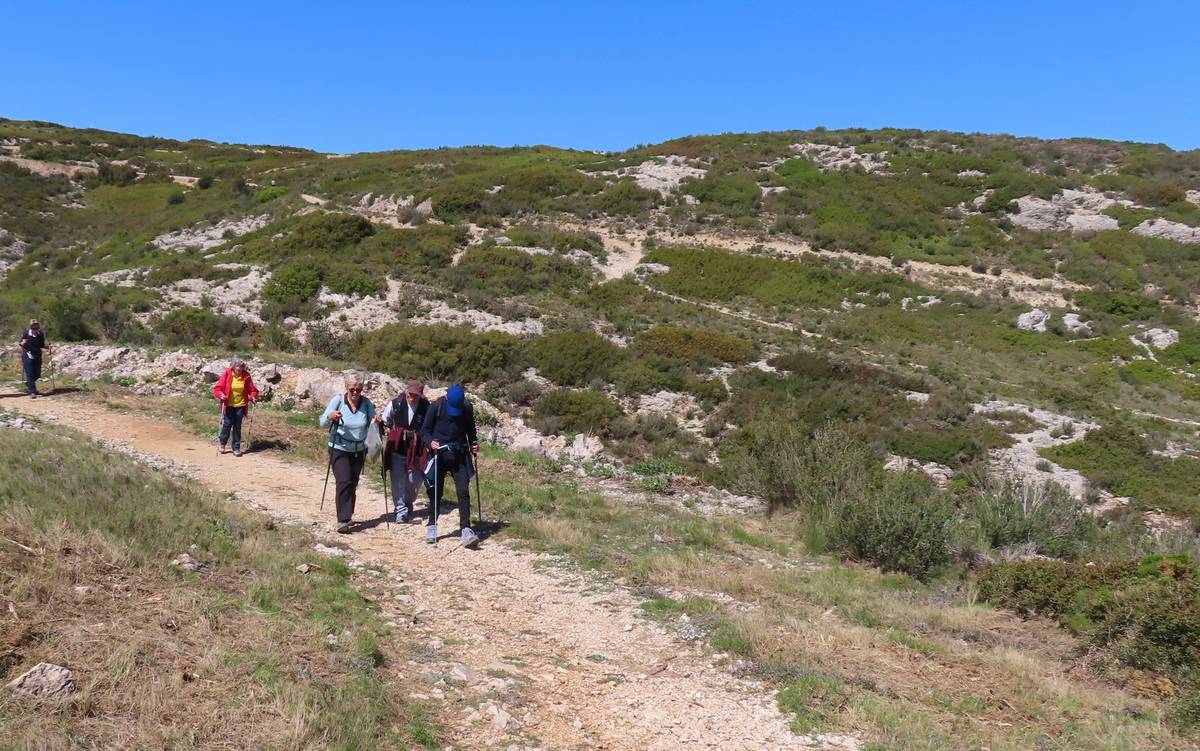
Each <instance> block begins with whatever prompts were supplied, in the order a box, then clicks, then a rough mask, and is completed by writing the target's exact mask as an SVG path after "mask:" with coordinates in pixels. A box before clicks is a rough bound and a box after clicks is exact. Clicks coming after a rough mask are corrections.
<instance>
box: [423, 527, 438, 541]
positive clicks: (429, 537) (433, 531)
mask: <svg viewBox="0 0 1200 751" xmlns="http://www.w3.org/2000/svg"><path fill="white" fill-rule="evenodd" d="M425 542H427V543H429V544H430V545H433V544H434V543H436V542H437V525H436V524H430V525H429V526H428V527H426V528H425Z"/></svg>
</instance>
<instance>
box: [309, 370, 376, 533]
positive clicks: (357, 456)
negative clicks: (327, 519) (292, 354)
mask: <svg viewBox="0 0 1200 751" xmlns="http://www.w3.org/2000/svg"><path fill="white" fill-rule="evenodd" d="M362 390H363V379H362V376H359V375H357V374H351V375H348V376H346V393H344V394H340V395H338V396H335V397H333V398H332V399H330V400H329V404H327V405H325V411H324V412H323V413H321V427H322V428H325V429H326V430H329V464H330V466H331V467H332V469H333V476H334V478H335V479H336V481H337V492H336V499H337V504H336V505H337V520H338V527H337V531H338V532H340V533H342V534H347V533H349V532H350V520H351V518H353V516H354V496H355V493H356V491H357V490H358V478H359V476H360V475H361V474H362V470H363V464H365V463H366V460H367V431H369V430H376V429H377V428H376V427H375V425H376V424H378V423H379V417H378V416H377V415H376V414H375V405H374V404H372V403H371V400H370V399H368V398H366V397H365V396H363V395H362Z"/></svg>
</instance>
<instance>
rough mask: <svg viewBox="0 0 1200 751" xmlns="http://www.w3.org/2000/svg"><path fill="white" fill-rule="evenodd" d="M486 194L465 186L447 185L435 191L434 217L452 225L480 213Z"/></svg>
mask: <svg viewBox="0 0 1200 751" xmlns="http://www.w3.org/2000/svg"><path fill="white" fill-rule="evenodd" d="M484 196H485V193H484V192H483V191H482V190H479V189H478V188H472V187H468V186H464V185H447V186H445V187H442V188H439V189H438V190H436V191H434V194H433V196H432V197H431V198H432V203H433V215H434V216H436V217H437V218H438V219H441V220H442V221H443V222H449V223H451V224H453V223H455V222H459V221H462V220H463V219H465V218H466V217H469V216H471V215H473V214H476V213H478V212H479V210H480V209H482V208H483V198H484Z"/></svg>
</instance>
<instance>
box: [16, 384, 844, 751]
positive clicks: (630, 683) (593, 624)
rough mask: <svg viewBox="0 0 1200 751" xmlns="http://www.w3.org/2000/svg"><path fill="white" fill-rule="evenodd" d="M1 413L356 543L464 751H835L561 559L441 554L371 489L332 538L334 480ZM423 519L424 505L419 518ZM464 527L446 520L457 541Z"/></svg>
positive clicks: (105, 417) (179, 436)
mask: <svg viewBox="0 0 1200 751" xmlns="http://www.w3.org/2000/svg"><path fill="white" fill-rule="evenodd" d="M0 406H2V407H3V408H5V409H7V410H10V411H16V412H21V413H25V414H29V415H34V416H37V417H40V418H42V419H45V420H47V421H64V422H69V423H70V424H72V425H74V426H76V427H78V428H79V429H81V430H82V431H84V432H85V433H87V434H89V435H91V436H94V437H95V438H97V439H99V440H104V441H106V442H109V443H110V444H112V443H116V444H119V445H120V446H121V447H123V449H124V450H126V451H128V452H130V453H134V454H138V455H142V456H143V457H145V456H149V457H152V458H157V459H158V460H160V461H162V460H165V461H166V462H167V463H169V464H170V465H172V466H173V467H174V468H176V469H178V470H180V471H182V472H184V473H185V474H186V475H187V476H189V477H191V478H193V479H195V480H196V481H198V482H201V483H203V484H204V485H205V486H207V487H209V488H211V489H213V490H216V491H221V492H230V493H236V494H237V497H238V498H239V499H240V500H241V501H242V502H245V503H248V504H251V505H254V506H258V507H262V508H263V509H264V510H266V511H268V512H270V513H272V514H274V515H276V516H279V517H282V518H284V519H287V520H289V521H294V522H296V523H299V524H301V525H304V526H311V527H312V529H313V531H314V533H315V534H316V535H317V536H318V538H321V539H323V540H324V541H325V542H328V543H333V542H334V541H335V540H334V538H336V542H337V543H340V544H348V545H349V546H350V551H349V554H348V558H358V559H361V560H362V561H364V562H366V563H367V564H372V565H378V566H380V567H381V568H382V569H383V570H384V571H385V572H386V576H381V577H376V578H377V580H378V581H379V584H380V586H381V587H383V588H384V594H383V595H381V596H380V602H381V604H382V607H383V609H384V614H385V616H386V617H387V618H388V619H389V620H390V622H391V623H393V624H394V626H395V628H397V629H399V630H401V631H403V632H404V633H402V639H404V640H406V641H409V640H412V641H418V640H419V642H420V644H422V645H428V647H429V651H427V652H426V654H424V655H423V656H421V657H419V658H418V661H417V662H412V663H411V664H412V665H413V666H414V668H416V669H424V670H427V671H435V673H434V678H436V676H437V673H436V671H439V670H440V671H442V673H441V674H442V675H447V676H451V677H454V678H456V680H452V681H448V682H446V683H440V682H438V681H436V680H431V684H433V685H425V684H421V685H414V686H413V688H412V691H413V693H414V694H416V695H417V696H418V698H434V699H444V704H442V705H441V706H442V707H443V710H442V711H439V712H438V716H437V720H438V721H439V722H441V723H442V724H443V725H445V726H446V727H447V729H448V731H449V733H450V735H451V736H452V737H453V738H455V739H464V740H465V739H469V743H466V744H461V745H471V746H474V747H495V746H498V745H506V746H507V747H509V748H528V749H534V748H539V749H540V748H547V749H548V748H596V749H631V750H633V749H680V748H717V749H791V748H796V749H800V748H803V749H814V748H816V749H820V748H823V747H826V746H825V745H824V744H822V743H820V742H814V741H813V739H808V738H805V737H802V736H795V735H793V734H792V733H791V732H790V731H789V730H788V726H787V720H786V719H785V718H784V717H783V716H782V715H780V713H779V712H778V710H777V709H776V707H775V706H774V701H773V697H772V696H771V695H770V693H769V692H768V691H767V690H766V689H764V688H763V687H762V686H761V685H760V684H757V683H753V682H749V681H743V680H740V679H737V678H734V677H733V676H731V675H729V674H728V673H727V672H725V671H723V670H721V669H719V668H717V667H715V666H714V665H713V664H712V660H711V658H709V657H707V656H706V655H705V654H704V653H703V651H702V649H701V648H700V647H699V646H698V644H696V643H687V642H683V641H680V640H677V639H675V638H674V637H673V636H671V635H670V634H668V633H667V632H666V631H664V630H663V629H662V628H660V627H659V626H657V625H655V624H653V623H651V622H648V621H645V620H643V619H641V618H640V617H639V612H640V611H639V609H638V604H637V601H636V600H635V599H634V598H633V597H632V596H631V595H630V594H629V593H628V592H626V591H624V590H622V589H620V588H618V587H614V586H611V585H608V584H605V583H602V582H598V581H591V580H587V579H585V578H583V577H581V576H579V575H576V574H572V573H568V572H566V571H564V570H562V568H561V567H554V566H547V565H546V564H547V563H548V562H550V561H549V560H548V558H547V557H546V556H538V555H532V554H528V553H522V552H519V551H516V550H514V549H512V548H510V547H508V546H506V545H504V544H502V543H499V542H496V541H487V542H485V543H484V544H483V545H482V546H481V548H480V549H479V550H477V551H468V550H465V549H462V548H459V547H458V545H457V541H456V540H453V539H449V538H447V539H443V541H442V542H441V543H440V544H438V545H437V546H430V545H427V544H425V543H424V542H423V532H424V527H423V526H419V525H417V524H409V525H403V526H397V525H395V524H392V525H391V527H390V529H389V528H387V527H385V526H384V525H383V524H382V522H381V521H380V522H379V523H378V524H376V523H375V522H376V521H377V520H378V517H379V515H380V513H381V511H382V496H381V495H380V494H379V492H378V491H376V490H372V489H370V488H368V487H364V488H362V489H361V490H360V493H359V496H360V497H359V513H358V514H357V515H356V518H357V519H366V520H369V521H368V522H367V524H365V525H363V527H360V528H359V529H358V530H357V531H356V532H355V533H354V534H352V535H348V536H339V535H334V534H330V532H331V531H332V522H333V520H334V519H333V512H332V504H331V503H330V500H329V499H328V498H327V499H326V508H325V511H324V513H321V512H319V511H318V508H317V506H318V500H319V498H320V495H321V486H322V482H323V480H324V468H323V467H320V468H318V467H313V466H310V465H304V464H298V463H294V462H291V461H288V460H285V459H284V458H283V457H281V456H280V455H278V454H275V453H272V452H270V451H267V452H262V453H255V454H250V455H247V456H245V457H242V458H240V459H239V458H234V457H233V456H232V455H231V454H227V455H223V456H221V455H218V454H217V453H216V450H215V447H214V445H213V443H212V442H209V441H205V440H202V439H199V438H197V437H195V436H193V435H190V434H186V433H184V432H181V431H180V430H177V429H176V428H174V427H172V426H170V425H167V424H162V423H156V422H152V421H150V420H147V419H145V418H142V417H140V416H137V415H133V414H126V413H119V412H115V411H111V410H108V409H106V408H104V407H102V406H99V405H96V404H92V403H88V402H86V401H84V400H83V399H81V398H72V397H70V396H65V395H64V396H58V397H52V398H47V399H40V400H36V401H34V400H26V399H6V400H4V402H3V403H0ZM485 502H486V497H485ZM421 508H422V504H421V503H420V502H418V513H420V510H421ZM453 515H454V512H451V514H449V515H447V516H444V517H443V526H442V529H443V530H447V529H448V528H449V525H450V524H451V519H452V518H453ZM394 657H395V658H396V659H401V658H403V657H404V655H397V656H394ZM418 663H419V664H418ZM458 666H465V667H458ZM455 670H457V671H458V672H457V673H456V672H454V671H455ZM426 675H427V676H428V675H429V673H426ZM418 692H421V693H418ZM454 745H455V746H457V745H460V744H459V743H455V744H454ZM833 747H834V746H828V748H833ZM837 748H845V747H844V746H841V745H838V746H837Z"/></svg>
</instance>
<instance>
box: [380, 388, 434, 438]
mask: <svg viewBox="0 0 1200 751" xmlns="http://www.w3.org/2000/svg"><path fill="white" fill-rule="evenodd" d="M428 411H429V400H428V399H426V398H425V397H421V400H420V401H418V402H417V406H416V408H414V409H413V419H412V422H411V423H410V422H409V421H408V400H407V399H405V398H404V397H403V396H398V397H396V398H395V399H393V400H392V411H391V413H390V414H389V415H388V417H387V420H385V421H384V425H387V426H388V427H389V428H400V429H401V430H420V429H421V426H422V425H424V424H425V414H426V413H427V412H428Z"/></svg>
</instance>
